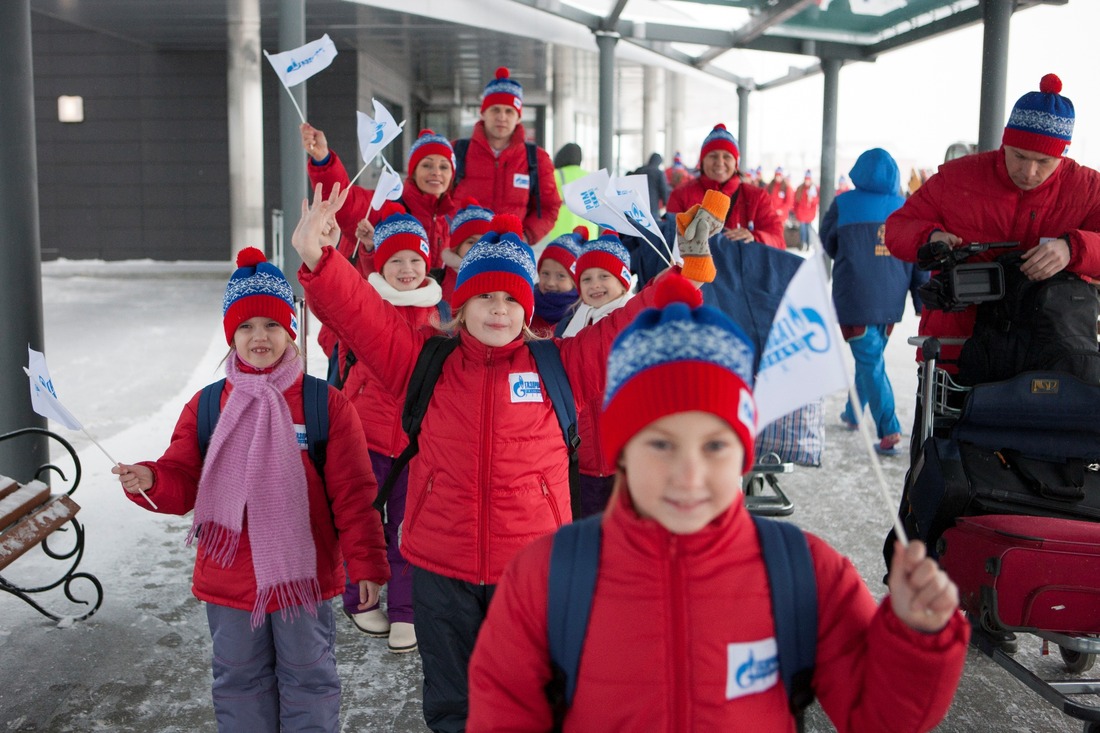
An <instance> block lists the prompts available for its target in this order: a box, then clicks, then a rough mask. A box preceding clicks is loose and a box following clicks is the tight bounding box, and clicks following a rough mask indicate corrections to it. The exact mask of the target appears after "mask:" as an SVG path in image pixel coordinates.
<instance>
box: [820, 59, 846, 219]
mask: <svg viewBox="0 0 1100 733" xmlns="http://www.w3.org/2000/svg"><path fill="white" fill-rule="evenodd" d="M840 65H841V64H840V59H821V71H822V73H823V74H824V76H825V93H824V94H823V95H822V97H823V100H822V101H823V104H822V109H821V179H820V181H821V185H820V189H821V205H820V206H818V209H817V210H818V227H819V228H820V226H821V219H822V217H824V216H825V212H826V211H828V210H829V205H830V204H832V203H833V197H834V196H835V195H836V127H837V125H836V117H837V98H838V97H839V95H840Z"/></svg>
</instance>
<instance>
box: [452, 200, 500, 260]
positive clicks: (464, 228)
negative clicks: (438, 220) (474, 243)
mask: <svg viewBox="0 0 1100 733" xmlns="http://www.w3.org/2000/svg"><path fill="white" fill-rule="evenodd" d="M492 221H493V212H492V210H490V209H486V208H485V207H484V206H482V205H481V204H479V203H478V202H477V200H476V199H472V198H468V199H466V200H465V201H463V202H462V208H461V209H459V210H458V211H456V212H455V216H454V218H453V219H451V249H458V246H459V245H460V244H462V243H463V242H465V241H466V240H467V239H469V238H470V237H480V236H481V235H482V234H484V233H485V232H487V231H489V226H490V223H491V222H492Z"/></svg>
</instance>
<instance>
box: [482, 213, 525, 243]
mask: <svg viewBox="0 0 1100 733" xmlns="http://www.w3.org/2000/svg"><path fill="white" fill-rule="evenodd" d="M489 229H490V230H491V231H494V232H496V233H497V234H515V235H516V236H517V237H519V238H520V239H523V221H522V220H521V219H520V218H519V217H518V216H516V215H515V214H497V215H496V216H494V217H493V220H492V221H491V222H489Z"/></svg>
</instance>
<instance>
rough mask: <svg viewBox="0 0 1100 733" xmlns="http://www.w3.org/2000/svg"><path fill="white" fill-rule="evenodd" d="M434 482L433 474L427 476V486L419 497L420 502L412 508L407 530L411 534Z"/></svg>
mask: <svg viewBox="0 0 1100 733" xmlns="http://www.w3.org/2000/svg"><path fill="white" fill-rule="evenodd" d="M434 482H435V474H432V475H431V476H428V485H427V486H426V487H425V488H424V494H423V495H422V496H421V497H420V501H418V502H416V506H415V507H413V511H412V514H410V515H409V520H408V527H407V529H408V530H409V531H410V532H411V531H412V529H413V527H414V526H415V525H416V520H417V519H418V518H419V517H420V512H421V511H423V510H424V505H425V504H427V503H428V497H429V496H431V495H432V484H433V483H434Z"/></svg>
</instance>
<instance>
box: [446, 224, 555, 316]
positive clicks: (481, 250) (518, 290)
mask: <svg viewBox="0 0 1100 733" xmlns="http://www.w3.org/2000/svg"><path fill="white" fill-rule="evenodd" d="M537 279H538V272H537V271H536V269H535V255H534V254H533V253H532V252H531V248H530V247H528V246H527V245H526V244H524V243H523V242H522V241H521V240H520V239H519V237H517V236H516V235H514V234H510V233H509V234H502V235H498V234H497V233H496V232H489V233H488V234H486V235H485V236H484V237H482V238H481V239H479V240H478V241H477V242H475V243H474V246H473V247H470V251H469V252H467V253H466V256H465V257H463V258H462V265H460V266H459V268H458V275H457V277H456V278H455V289H454V294H453V295H452V296H451V307H452V308H454V309H455V310H457V309H458V308H460V307H461V306H462V304H463V303H465V302H466V301H467V300H469V299H470V298H472V297H474V296H475V295H480V294H481V293H491V292H494V291H497V290H503V291H504V292H506V293H508V294H509V295H511V296H512V297H513V298H515V299H516V300H517V301H518V302H519V303H520V304H521V305H522V306H523V312H524V315H525V316H526V320H527V323H530V322H531V316H532V314H533V313H534V309H535V294H534V292H535V282H536V280H537Z"/></svg>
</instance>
